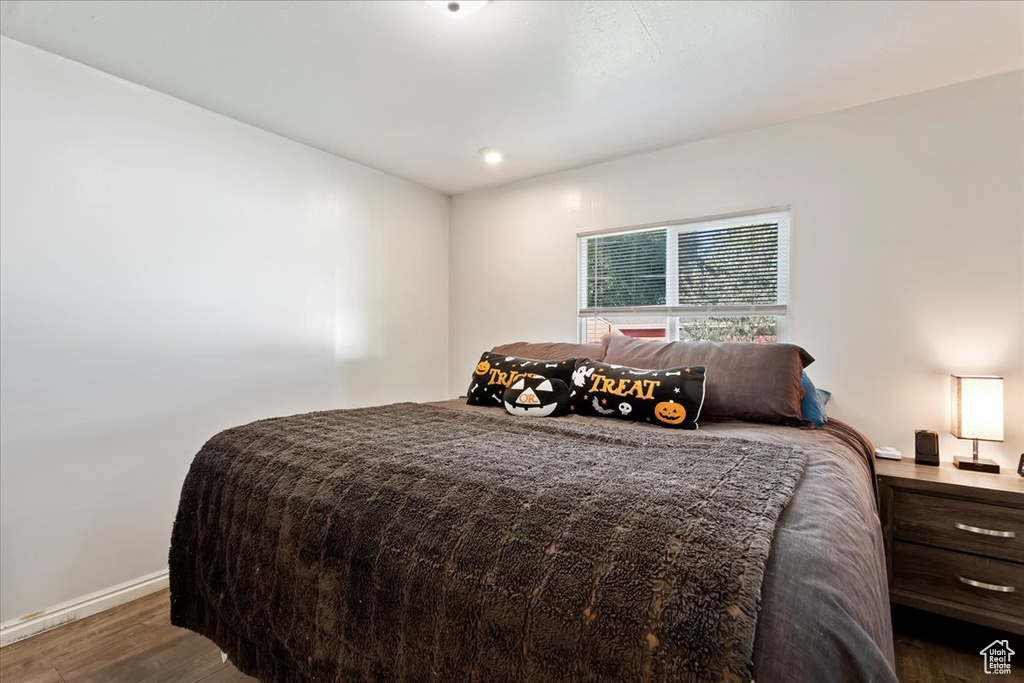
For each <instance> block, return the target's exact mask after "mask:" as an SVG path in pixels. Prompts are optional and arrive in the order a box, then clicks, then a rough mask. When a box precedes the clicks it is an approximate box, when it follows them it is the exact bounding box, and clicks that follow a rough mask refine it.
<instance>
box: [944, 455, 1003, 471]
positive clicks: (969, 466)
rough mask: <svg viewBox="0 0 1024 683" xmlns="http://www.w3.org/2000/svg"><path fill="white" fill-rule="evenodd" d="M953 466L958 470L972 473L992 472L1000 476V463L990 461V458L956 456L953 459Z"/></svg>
mask: <svg viewBox="0 0 1024 683" xmlns="http://www.w3.org/2000/svg"><path fill="white" fill-rule="evenodd" d="M953 466H954V467H956V468H957V469H958V470H968V471H970V472H990V473H992V474H999V463H997V462H996V461H995V460H989V459H988V458H978V459H977V460H975V459H974V458H961V457H960V456H956V457H955V458H953Z"/></svg>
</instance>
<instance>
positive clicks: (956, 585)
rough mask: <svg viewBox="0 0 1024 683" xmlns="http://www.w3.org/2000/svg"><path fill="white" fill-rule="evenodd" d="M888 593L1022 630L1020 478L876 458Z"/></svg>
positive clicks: (1023, 498) (1023, 508) (1023, 502)
mask: <svg viewBox="0 0 1024 683" xmlns="http://www.w3.org/2000/svg"><path fill="white" fill-rule="evenodd" d="M875 470H876V473H877V483H878V506H879V517H880V519H881V521H882V532H883V534H884V538H885V556H886V563H887V565H888V574H889V599H890V600H891V601H892V602H893V603H896V604H900V605H908V606H910V607H916V608H918V609H922V610H926V611H929V612H935V613H937V614H944V615H946V616H950V617H955V618H957V619H963V620H965V621H970V622H974V623H976V624H983V625H985V626H991V627H994V628H998V629H1002V630H1005V631H1010V632H1011V633H1016V634H1018V635H1024V481H1022V480H1021V478H1020V477H1015V476H1013V474H1012V473H1009V472H1006V473H1003V474H995V475H993V474H983V473H980V472H970V471H964V470H960V469H956V468H954V467H950V466H940V467H919V466H917V465H914V464H913V463H911V462H909V461H903V462H897V461H888V460H885V461H883V460H876V461H875Z"/></svg>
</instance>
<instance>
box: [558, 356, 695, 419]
mask: <svg viewBox="0 0 1024 683" xmlns="http://www.w3.org/2000/svg"><path fill="white" fill-rule="evenodd" d="M569 401H570V410H571V411H572V412H573V413H574V414H576V415H599V416H602V417H615V418H618V419H620V420H633V421H635V422H647V423H650V424H654V425H659V426H661V427H672V428H675V429H697V418H699V417H700V409H701V405H703V403H704V367H703V366H700V365H693V366H689V367H679V368H668V369H667V370H640V369H637V368H627V367H625V366H622V365H609V364H607V363H598V362H596V361H592V360H587V359H585V358H581V359H580V360H578V361H576V369H575V370H574V371H573V373H572V385H571V386H570V387H569Z"/></svg>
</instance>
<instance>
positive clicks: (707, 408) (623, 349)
mask: <svg viewBox="0 0 1024 683" xmlns="http://www.w3.org/2000/svg"><path fill="white" fill-rule="evenodd" d="M607 343H608V352H607V353H606V354H605V357H604V362H605V363H615V364H617V365H629V366H631V367H636V368H650V369H652V370H661V369H663V368H675V367H679V366H694V365H703V366H704V367H706V368H711V374H710V375H709V376H708V382H707V398H706V399H705V401H704V416H705V417H707V418H711V419H716V418H731V419H736V420H748V421H750V422H770V423H776V424H788V425H805V424H807V423H806V422H805V421H804V417H803V415H802V414H801V412H800V401H801V399H803V397H804V388H803V384H802V382H801V378H800V375H801V374H802V373H803V369H804V368H805V367H807V366H808V365H810V364H811V363H813V362H814V358H813V357H812V356H811V355H810V354H809V353H807V352H806V351H804V350H803V349H802V348H800V347H799V346H795V345H793V344H783V343H771V344H759V343H754V342H682V341H680V342H649V341H642V340H640V339H632V338H630V337H626V336H623V335H611V336H609V337H608V339H607Z"/></svg>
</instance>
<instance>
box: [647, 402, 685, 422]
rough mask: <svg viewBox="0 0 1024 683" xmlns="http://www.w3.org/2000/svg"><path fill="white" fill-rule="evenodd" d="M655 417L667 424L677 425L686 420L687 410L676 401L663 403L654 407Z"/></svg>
mask: <svg viewBox="0 0 1024 683" xmlns="http://www.w3.org/2000/svg"><path fill="white" fill-rule="evenodd" d="M654 417H656V418H658V419H659V420H661V421H662V422H664V423H665V424H670V425H677V424H679V423H680V422H682V421H683V420H685V419H686V408H684V407H683V406H681V405H680V404H678V403H675V402H674V401H662V402H661V403H659V404H658V405H656V406H654Z"/></svg>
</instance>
